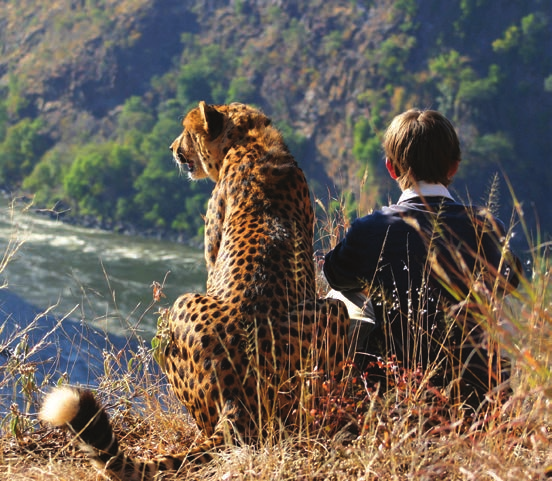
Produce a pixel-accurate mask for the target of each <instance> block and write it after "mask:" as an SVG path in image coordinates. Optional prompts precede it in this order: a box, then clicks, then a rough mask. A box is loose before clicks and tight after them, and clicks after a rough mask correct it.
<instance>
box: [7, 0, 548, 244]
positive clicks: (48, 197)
mask: <svg viewBox="0 0 552 481" xmlns="http://www.w3.org/2000/svg"><path fill="white" fill-rule="evenodd" d="M551 22H552V4H551V3H550V1H549V0H529V1H525V0H523V1H522V0H511V1H508V2H499V1H493V0H451V1H448V2H441V1H437V0H428V1H424V2H417V1H415V0H356V1H352V0H351V1H346V0H338V1H332V2H324V1H322V0H309V1H305V2H295V1H291V0H280V1H269V0H257V1H253V0H251V1H250V0H235V1H231V2H230V1H223V0H211V1H208V2H199V1H192V0H190V1H186V2H183V1H178V0H150V1H146V0H117V1H115V0H52V1H51V2H47V3H41V2H36V1H33V0H6V1H3V2H2V4H1V5H0V90H1V92H2V95H1V96H0V184H2V185H3V186H4V188H6V189H8V190H9V191H10V192H12V193H17V192H26V193H28V194H32V195H34V196H36V197H35V203H36V204H37V205H39V206H41V207H51V208H53V209H55V210H57V211H66V210H67V209H70V212H71V213H76V214H78V215H80V216H85V215H89V216H92V217H94V218H96V219H99V220H101V221H102V222H103V223H105V225H107V226H113V225H119V224H128V225H134V226H137V227H139V228H140V229H141V230H148V229H151V230H155V231H172V232H179V233H180V234H181V235H182V236H183V237H185V238H186V239H189V240H192V239H194V238H196V239H197V238H200V237H201V232H202V225H203V221H202V218H201V215H200V214H201V213H202V212H203V211H204V209H205V202H206V199H207V197H208V194H209V192H210V189H211V186H210V185H209V184H208V183H199V184H190V183H187V182H184V181H183V180H182V178H180V177H179V175H178V172H177V170H176V169H175V168H174V166H173V165H172V161H171V158H170V154H169V152H168V145H169V144H170V142H171V141H172V139H173V138H174V137H175V136H176V135H178V133H179V131H180V125H179V122H180V120H181V118H182V116H183V115H184V114H185V112H186V111H187V110H188V109H190V108H191V107H193V106H195V105H196V104H197V102H198V101H199V100H206V101H208V102H215V103H223V102H230V101H241V102H247V103H253V104H256V105H258V106H259V107H261V108H262V109H263V110H264V111H265V112H266V113H267V114H269V115H270V116H272V117H273V119H274V120H275V122H276V123H277V125H278V126H279V127H280V128H281V129H282V131H283V132H284V134H285V137H286V140H287V142H288V144H289V145H290V147H291V148H292V151H293V152H294V154H295V155H296V157H297V159H298V160H299V162H300V164H301V166H302V167H303V169H304V170H305V172H306V174H307V176H308V178H309V179H310V182H311V186H312V188H313V190H314V191H315V193H316V195H317V196H319V197H322V198H323V199H324V202H325V203H326V202H327V197H328V194H330V196H332V197H333V196H337V197H339V196H342V198H343V200H344V202H345V206H346V210H347V213H348V215H351V216H354V215H356V214H357V213H358V212H365V211H366V210H367V209H370V208H372V207H374V206H376V205H377V204H379V203H382V202H387V199H388V197H389V196H390V195H391V196H392V197H393V196H395V195H396V193H397V192H396V190H394V189H396V187H394V186H393V185H392V183H391V182H390V181H389V180H388V179H387V176H386V174H385V171H384V167H383V162H382V152H381V148H380V140H381V134H382V131H383V129H384V128H385V126H386V125H387V123H388V122H389V120H390V119H391V118H392V117H393V116H394V115H396V114H397V113H399V112H401V111H403V110H405V109H407V108H409V107H412V106H417V107H422V108H436V109H439V110H441V111H442V112H444V113H445V114H446V115H447V116H448V117H449V118H451V120H453V122H454V123H455V124H456V126H457V127H458V130H459V134H460V136H461V140H462V146H463V163H462V164H463V165H462V167H461V170H460V173H459V176H458V181H457V182H456V183H455V187H456V188H457V190H458V193H459V196H460V197H462V198H464V199H466V200H467V197H468V195H467V194H466V191H465V183H468V181H469V195H470V196H471V198H472V199H473V200H475V201H479V200H480V199H481V198H483V197H484V196H485V193H486V190H487V189H488V188H489V186H490V185H491V183H492V178H493V175H494V173H496V172H498V173H499V174H500V176H501V178H502V176H504V177H505V178H506V179H509V180H510V181H511V183H512V184H513V190H514V192H515V194H516V196H517V198H518V199H519V200H520V201H522V202H523V205H524V212H525V214H526V216H527V219H526V220H530V225H538V224H536V220H537V219H538V220H539V222H540V226H541V228H542V229H543V230H544V231H546V232H550V231H551V230H552V210H551V209H552V207H551V204H550V202H549V201H548V189H549V185H550V183H551V182H552V178H551V176H552V171H551V170H550V169H549V168H548V164H547V162H548V159H549V158H550V154H551V152H552V136H551V135H550V132H551V131H552V49H551V48H550V45H552V23H551ZM506 185H507V184H505V183H503V184H502V186H503V188H502V198H501V202H500V205H501V207H502V209H503V210H502V212H501V213H502V215H505V216H506V220H507V219H508V217H509V212H510V210H511V208H510V204H511V196H510V194H509V192H508V189H507V187H506Z"/></svg>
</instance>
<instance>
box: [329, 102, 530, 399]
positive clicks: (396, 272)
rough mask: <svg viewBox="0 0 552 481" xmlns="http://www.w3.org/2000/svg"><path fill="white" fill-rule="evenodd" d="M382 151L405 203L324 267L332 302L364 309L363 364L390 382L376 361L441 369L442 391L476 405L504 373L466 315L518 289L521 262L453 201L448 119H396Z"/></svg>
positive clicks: (426, 115) (359, 349)
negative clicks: (456, 392)
mask: <svg viewBox="0 0 552 481" xmlns="http://www.w3.org/2000/svg"><path fill="white" fill-rule="evenodd" d="M383 149H384V152H385V156H386V159H385V162H386V167H387V170H388V172H389V175H390V176H391V177H392V178H393V179H395V180H396V181H397V182H398V184H399V187H400V188H401V190H402V195H401V197H400V198H399V201H398V202H397V204H396V205H391V206H389V207H384V208H383V209H382V210H380V211H375V212H373V213H372V214H369V215H367V216H365V217H362V218H359V219H357V220H356V221H354V222H353V223H352V225H351V227H350V229H349V230H348V232H347V234H346V236H345V238H344V239H343V240H342V241H341V242H340V243H339V244H338V245H337V246H336V247H335V248H334V249H333V250H332V251H331V252H329V253H328V254H327V255H326V256H325V262H324V274H325V276H326V279H327V280H328V283H329V284H330V286H331V287H332V289H334V291H332V292H333V293H335V291H339V293H338V294H337V297H340V296H344V297H345V298H347V299H348V300H350V301H352V302H353V304H356V306H360V307H361V309H362V312H361V313H360V315H359V316H358V317H359V318H361V319H360V321H357V322H352V326H353V329H355V330H356V332H355V333H354V338H353V340H354V341H355V342H356V355H355V362H356V363H357V364H358V365H359V367H360V368H361V369H363V370H366V371H368V373H369V374H372V379H377V377H378V376H382V378H381V379H380V380H381V381H383V382H385V379H386V377H385V373H384V372H381V371H379V370H378V369H377V368H376V367H375V365H374V363H373V362H371V361H374V360H376V359H377V358H378V357H382V358H384V359H385V358H389V357H390V356H392V355H393V356H396V360H397V361H398V362H399V363H400V365H401V366H404V367H405V368H411V369H414V368H417V367H422V369H425V368H427V367H428V366H431V367H435V366H438V372H440V373H441V374H442V377H441V379H442V383H443V386H446V385H447V384H448V383H449V382H450V381H452V380H454V379H456V380H458V379H460V384H461V386H463V387H464V388H463V390H462V395H463V400H468V402H471V399H472V398H473V395H475V396H476V400H475V403H476V404H477V403H478V402H479V401H480V400H481V399H482V397H483V395H484V394H485V393H486V392H487V391H488V390H489V388H492V387H494V386H496V385H498V384H499V383H500V382H501V379H500V367H499V366H497V365H496V357H495V356H493V355H492V354H494V352H493V350H491V351H489V348H488V346H487V345H486V336H485V330H484V329H483V328H482V327H481V326H479V325H478V323H477V321H476V320H475V319H474V316H473V315H470V310H469V309H465V308H464V309H459V307H458V306H466V305H468V304H469V303H470V301H469V299H470V292H471V293H474V292H476V293H481V292H487V293H490V292H493V289H494V288H495V287H496V288H498V289H499V290H500V291H501V292H508V291H509V290H511V289H514V288H515V287H516V286H517V284H518V282H519V279H518V274H519V261H518V260H517V259H515V258H514V257H513V256H512V255H510V254H507V255H505V253H506V249H505V248H504V242H505V240H504V239H505V229H504V226H503V224H502V223H501V222H500V221H499V220H498V219H496V218H495V217H493V216H492V215H491V214H490V213H489V212H488V211H486V210H485V209H479V208H477V207H473V206H464V205H462V204H460V203H458V202H456V201H455V200H454V199H453V198H452V196H451V194H450V192H449V191H448V189H447V186H448V185H449V184H450V182H451V180H452V178H453V176H454V175H455V174H456V171H457V170H458V166H459V164H460V160H461V153H460V146H459V141H458V137H457V135H456V132H455V130H454V127H453V126H452V124H451V123H450V122H449V121H448V120H447V119H446V118H445V117H444V116H443V115H442V114H440V113H439V112H436V111H432V110H425V111H421V110H416V109H412V110H408V111H407V112H404V113H403V114H401V115H398V116H397V117H395V118H394V119H393V121H392V122H391V124H390V126H389V127H388V129H387V131H386V133H385V136H384V141H383ZM507 259H510V261H509V262H508V260H507ZM363 294H365V295H366V296H368V297H369V298H367V297H365V296H363ZM330 295H334V294H330ZM362 299H366V302H364V305H363V301H362ZM473 299H475V297H474V298H472V302H473ZM462 301H463V302H462ZM349 305H350V304H349ZM453 309H456V311H455V312H453ZM472 314H473V311H472ZM362 318H364V319H362ZM366 318H372V319H371V320H370V319H366ZM493 358H494V359H495V365H493ZM489 366H490V368H489ZM489 373H491V376H489ZM432 382H434V383H438V382H437V381H436V378H435V377H434V378H433V379H432ZM472 404H473V403H472Z"/></svg>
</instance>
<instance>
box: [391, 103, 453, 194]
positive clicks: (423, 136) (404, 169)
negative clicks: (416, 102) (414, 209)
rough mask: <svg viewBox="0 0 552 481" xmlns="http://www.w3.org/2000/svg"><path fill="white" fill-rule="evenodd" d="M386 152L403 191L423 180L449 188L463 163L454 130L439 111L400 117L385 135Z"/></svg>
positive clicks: (418, 112)
mask: <svg viewBox="0 0 552 481" xmlns="http://www.w3.org/2000/svg"><path fill="white" fill-rule="evenodd" d="M383 149H384V151H385V156H386V157H387V158H388V159H389V160H390V162H391V165H392V166H393V169H394V170H395V174H396V175H397V181H398V182H399V185H400V187H401V189H403V190H404V189H407V188H409V187H411V186H412V185H413V184H415V183H416V182H419V181H422V180H423V181H426V182H430V183H440V184H443V185H445V186H446V185H449V184H450V182H451V179H450V172H451V169H452V168H453V167H454V165H455V164H456V163H458V162H460V160H461V153H460V142H459V140H458V136H457V135H456V131H455V130H454V127H453V126H452V124H451V123H450V121H449V120H448V119H447V118H446V117H445V116H444V115H442V114H441V113H439V112H437V111H435V110H418V109H411V110H408V111H406V112H404V113H402V114H400V115H397V116H396V117H395V118H394V119H393V121H392V122H391V124H390V125H389V127H388V128H387V130H386V132H385V135H384V138H383Z"/></svg>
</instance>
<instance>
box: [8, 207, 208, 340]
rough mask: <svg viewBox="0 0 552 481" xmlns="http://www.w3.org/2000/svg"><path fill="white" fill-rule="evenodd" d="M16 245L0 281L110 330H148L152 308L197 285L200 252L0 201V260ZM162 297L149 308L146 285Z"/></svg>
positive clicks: (201, 272) (201, 273) (201, 280)
mask: <svg viewBox="0 0 552 481" xmlns="http://www.w3.org/2000/svg"><path fill="white" fill-rule="evenodd" d="M19 242H21V243H22V244H21V246H20V247H19V248H18V249H17V252H16V253H15V255H14V257H13V259H11V260H10V262H9V263H8V264H7V266H6V267H5V269H4V270H3V272H0V282H4V284H7V288H8V289H9V290H10V291H12V292H14V293H15V294H17V295H18V296H20V297H21V298H23V299H24V300H26V301H28V302H30V303H32V304H34V305H35V306H37V307H39V308H41V309H47V308H52V311H51V313H52V314H53V315H55V316H59V317H63V316H66V315H67V314H69V317H71V318H73V319H75V320H78V321H80V320H84V321H86V322H87V323H90V324H91V325H93V326H95V327H99V328H101V329H102V330H106V331H108V332H112V333H116V334H128V333H129V332H130V331H132V330H136V331H137V332H138V333H139V334H140V335H141V336H143V337H145V338H146V339H148V338H150V337H151V336H152V335H153V333H154V332H155V325H156V320H157V317H158V316H157V315H156V312H157V310H158V309H159V307H166V306H168V305H170V304H171V303H172V302H173V301H174V300H175V299H176V297H178V295H180V294H181V293H184V292H192V291H198V292H203V291H204V289H205V279H206V272H205V263H204V260H203V253H202V252H201V251H200V250H198V249H194V248H190V247H186V246H184V245H181V244H177V243H173V242H168V241H162V240H154V239H146V238H141V237H131V236H127V235H121V234H116V233H113V232H106V231H102V230H97V229H86V228H82V227H76V226H73V225H69V224H66V223H62V222H61V221H56V220H52V219H49V218H47V217H45V216H41V215H37V214H32V213H28V212H24V211H22V210H21V208H20V207H16V208H14V209H12V208H11V207H10V206H8V203H7V201H4V202H2V204H1V205H0V258H1V256H2V254H3V253H4V252H5V251H6V248H7V247H8V245H10V243H11V245H14V244H18V243H19ZM164 279H165V287H164V289H163V293H164V295H165V297H164V298H162V299H161V301H160V302H159V303H156V304H155V305H154V306H153V307H151V303H152V299H153V296H152V287H151V286H152V283H153V282H158V283H160V284H162V283H163V281H164Z"/></svg>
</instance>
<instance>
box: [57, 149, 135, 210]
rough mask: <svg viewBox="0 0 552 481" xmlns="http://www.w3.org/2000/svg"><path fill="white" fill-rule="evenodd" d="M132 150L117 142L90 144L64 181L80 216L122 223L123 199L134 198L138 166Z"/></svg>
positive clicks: (67, 192) (80, 153)
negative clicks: (88, 215) (90, 216)
mask: <svg viewBox="0 0 552 481" xmlns="http://www.w3.org/2000/svg"><path fill="white" fill-rule="evenodd" d="M133 160H134V159H133V155H132V151H131V150H130V149H128V148H127V147H122V146H120V145H118V144H115V143H111V142H110V143H105V144H100V145H94V144H91V145H87V146H85V147H84V148H83V149H82V150H81V151H80V152H79V154H78V155H77V156H76V158H75V161H74V162H73V164H72V165H71V168H70V169H69V171H68V172H67V174H66V176H65V178H64V179H63V186H64V190H65V194H66V196H67V198H68V199H69V200H70V201H71V203H72V204H73V205H75V206H77V210H78V212H79V213H81V214H91V215H94V216H98V217H100V218H101V219H104V220H120V218H121V215H123V214H128V212H125V213H122V212H120V208H121V202H120V199H130V198H132V196H133V193H134V189H133V186H132V181H133V178H134V177H135V175H136V172H135V171H136V167H137V165H136V163H134V162H133ZM131 220H134V219H131Z"/></svg>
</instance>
